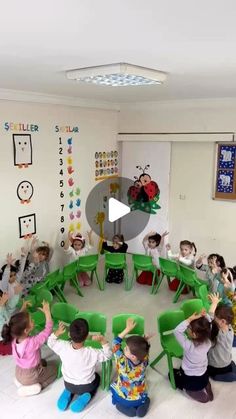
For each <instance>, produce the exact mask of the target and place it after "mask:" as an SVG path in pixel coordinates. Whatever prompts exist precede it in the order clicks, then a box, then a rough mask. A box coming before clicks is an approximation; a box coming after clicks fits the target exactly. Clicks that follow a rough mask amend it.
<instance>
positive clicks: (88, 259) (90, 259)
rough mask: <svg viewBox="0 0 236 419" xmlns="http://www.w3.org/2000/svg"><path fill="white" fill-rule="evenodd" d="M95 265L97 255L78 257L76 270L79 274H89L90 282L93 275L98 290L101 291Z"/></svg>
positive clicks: (96, 263)
mask: <svg viewBox="0 0 236 419" xmlns="http://www.w3.org/2000/svg"><path fill="white" fill-rule="evenodd" d="M97 265H98V254H96V255H87V256H80V257H79V260H78V264H77V270H78V273H79V272H91V281H93V276H94V274H95V276H96V280H97V283H98V288H99V289H100V291H102V284H100V281H99V278H98V273H97Z"/></svg>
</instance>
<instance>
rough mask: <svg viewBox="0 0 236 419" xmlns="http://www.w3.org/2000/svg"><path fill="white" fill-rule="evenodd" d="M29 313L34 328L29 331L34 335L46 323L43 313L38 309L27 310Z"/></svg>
mask: <svg viewBox="0 0 236 419" xmlns="http://www.w3.org/2000/svg"><path fill="white" fill-rule="evenodd" d="M29 314H30V317H31V320H33V322H34V329H33V330H32V332H31V333H30V335H31V336H35V335H37V334H38V333H40V332H41V331H42V330H43V329H44V328H45V324H46V318H45V314H44V313H43V312H42V311H39V310H38V311H34V312H32V313H31V312H29Z"/></svg>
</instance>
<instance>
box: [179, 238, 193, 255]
mask: <svg viewBox="0 0 236 419" xmlns="http://www.w3.org/2000/svg"><path fill="white" fill-rule="evenodd" d="M181 246H188V247H190V249H191V250H193V251H194V256H195V255H196V254H197V248H196V245H195V243H193V242H190V241H189V240H181V242H180V244H179V247H181Z"/></svg>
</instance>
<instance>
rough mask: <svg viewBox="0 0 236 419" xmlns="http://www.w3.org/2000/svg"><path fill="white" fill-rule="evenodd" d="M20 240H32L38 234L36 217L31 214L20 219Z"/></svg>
mask: <svg viewBox="0 0 236 419" xmlns="http://www.w3.org/2000/svg"><path fill="white" fill-rule="evenodd" d="M18 221H19V237H20V239H22V238H24V239H30V238H31V237H32V236H33V235H34V234H36V215H35V214H29V215H24V216H23V217H19V218H18Z"/></svg>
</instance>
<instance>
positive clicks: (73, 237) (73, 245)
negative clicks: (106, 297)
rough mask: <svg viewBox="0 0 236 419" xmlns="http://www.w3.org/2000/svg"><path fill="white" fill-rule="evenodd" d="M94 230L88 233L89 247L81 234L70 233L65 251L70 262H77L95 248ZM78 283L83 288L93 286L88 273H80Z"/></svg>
mask: <svg viewBox="0 0 236 419" xmlns="http://www.w3.org/2000/svg"><path fill="white" fill-rule="evenodd" d="M92 233H93V232H92V230H90V231H88V232H87V234H88V245H86V240H85V238H84V237H83V236H82V235H81V234H80V233H77V234H73V233H71V232H69V233H68V237H67V239H66V241H65V245H64V250H65V253H66V255H67V256H68V258H69V262H73V261H74V260H77V259H78V258H79V257H80V256H85V255H86V254H87V253H88V251H89V250H90V249H91V248H92V246H93V241H92ZM78 281H79V284H80V286H81V287H84V286H86V287H88V286H89V285H91V282H92V281H91V279H90V278H89V276H88V274H87V272H80V273H79V275H78Z"/></svg>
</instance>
